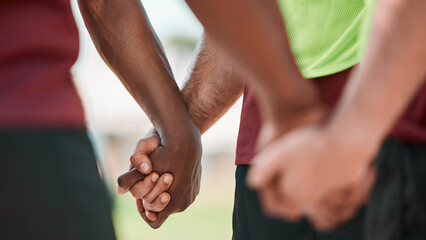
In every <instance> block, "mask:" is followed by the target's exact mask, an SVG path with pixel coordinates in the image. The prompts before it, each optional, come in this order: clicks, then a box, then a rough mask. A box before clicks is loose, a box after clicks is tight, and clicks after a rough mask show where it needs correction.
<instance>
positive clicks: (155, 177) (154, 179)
mask: <svg viewBox="0 0 426 240" xmlns="http://www.w3.org/2000/svg"><path fill="white" fill-rule="evenodd" d="M151 180H152V181H153V182H157V180H158V175H157V174H154V175H152V178H151Z"/></svg>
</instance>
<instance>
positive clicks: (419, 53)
mask: <svg viewBox="0 0 426 240" xmlns="http://www.w3.org/2000/svg"><path fill="white" fill-rule="evenodd" d="M425 12H426V1H423V0H411V1H403V0H381V1H379V3H378V6H377V10H376V14H375V19H374V23H373V28H372V33H371V37H370V42H369V47H368V50H367V53H366V55H365V58H364V60H363V61H362V63H361V65H360V66H359V68H358V69H357V70H356V72H355V73H354V75H353V77H351V79H350V82H349V84H348V86H347V87H346V89H345V92H344V94H343V97H342V100H341V101H340V103H339V105H338V107H337V109H336V112H335V114H334V115H333V117H332V119H331V122H330V127H331V130H332V132H334V133H335V134H336V135H337V134H338V132H339V131H341V130H342V129H345V131H346V135H350V136H352V138H353V139H352V141H353V140H354V139H355V138H357V139H360V140H361V141H363V142H366V143H367V144H368V145H372V146H376V147H377V146H378V145H379V144H380V142H381V141H382V139H383V138H384V137H385V136H386V135H387V134H388V131H389V130H390V128H391V126H392V125H393V124H394V123H395V121H396V120H397V118H398V117H399V116H400V115H401V114H402V112H403V111H404V109H405V107H406V106H407V104H408V103H409V101H410V100H411V99H412V98H413V96H414V95H415V94H416V92H417V90H418V89H419V87H420V86H421V84H422V83H423V82H424V79H425V77H426V45H425V44H426V27H425V24H426V15H425V14H424V13H425ZM366 138H367V139H366Z"/></svg>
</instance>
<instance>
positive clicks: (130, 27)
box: [78, 0, 201, 228]
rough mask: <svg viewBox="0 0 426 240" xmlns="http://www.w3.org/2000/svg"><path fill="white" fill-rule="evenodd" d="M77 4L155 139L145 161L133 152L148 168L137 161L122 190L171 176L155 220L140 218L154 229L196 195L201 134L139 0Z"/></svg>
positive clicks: (124, 178) (121, 180) (123, 180)
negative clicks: (166, 196) (148, 178)
mask: <svg viewBox="0 0 426 240" xmlns="http://www.w3.org/2000/svg"><path fill="white" fill-rule="evenodd" d="M78 3H79V7H80V10H81V13H82V16H83V19H84V21H85V24H86V27H87V29H88V30H89V33H90V36H91V37H92V40H93V42H94V43H95V46H96V48H97V49H98V52H99V54H100V55H101V57H102V58H103V59H104V61H105V62H106V63H107V65H108V66H109V67H110V68H111V69H112V71H113V72H114V73H115V74H116V75H117V77H118V78H119V79H120V80H121V82H122V83H123V85H124V86H125V87H126V88H127V90H128V91H129V92H130V94H131V95H132V96H133V98H134V99H135V100H136V102H137V103H138V104H139V105H140V106H141V108H142V109H143V111H144V112H145V113H146V114H147V116H148V117H149V119H150V120H151V122H152V124H153V125H154V128H155V129H156V132H157V135H158V138H159V140H158V142H159V147H158V148H157V149H156V150H154V151H153V152H152V153H151V154H150V155H149V158H143V157H142V156H143V153H141V152H138V151H137V150H136V154H137V155H138V156H139V157H140V159H144V160H145V161H146V163H147V164H148V165H149V166H150V168H148V169H145V170H148V171H144V169H142V164H139V162H138V164H137V165H135V167H136V169H133V170H131V171H130V172H129V174H128V175H126V176H122V177H120V178H119V180H118V184H119V187H120V188H119V189H120V192H121V193H123V192H126V191H127V190H128V189H130V188H131V187H132V186H133V185H135V184H136V183H137V182H139V180H142V179H144V177H145V175H146V174H149V173H150V171H151V169H152V170H153V171H154V172H156V173H158V174H160V175H162V176H164V179H161V178H160V179H158V180H157V184H163V183H165V181H163V180H165V177H166V176H168V175H163V174H165V173H170V174H172V175H173V176H174V178H173V179H174V180H173V184H172V185H171V187H170V189H169V191H168V193H169V194H170V196H171V200H170V202H169V204H168V205H167V206H166V207H165V208H164V210H163V211H161V213H160V214H158V216H157V219H156V221H150V220H149V219H148V218H147V217H146V214H141V216H142V218H143V219H144V220H145V221H146V222H147V223H148V224H149V225H150V226H151V227H153V228H158V227H159V226H161V224H162V223H163V222H164V221H165V220H166V219H167V217H168V216H169V215H170V214H172V213H176V212H180V211H183V210H184V209H185V208H186V207H188V206H189V204H191V203H192V202H193V201H194V200H195V197H196V196H197V194H198V191H199V180H200V176H201V165H200V159H201V143H200V133H199V131H198V129H197V127H196V125H195V124H194V122H193V121H192V119H191V117H190V115H189V113H188V110H187V108H186V105H185V102H184V100H183V98H182V95H181V93H180V91H179V88H178V87H177V85H176V82H175V81H174V79H173V75H172V73H171V70H170V66H169V64H168V62H167V59H166V57H165V55H164V52H163V50H162V47H161V45H160V43H159V41H158V40H157V37H156V35H155V34H154V32H153V31H152V28H151V25H150V23H149V21H148V18H147V16H146V13H145V11H144V9H143V7H142V5H141V3H140V2H139V1H137V0H128V1H119V0H109V1H106V0H79V1H78ZM124 26H125V27H124ZM141 66H142V67H141ZM142 143H143V141H142ZM142 143H141V144H142ZM133 158H134V159H133V160H135V158H137V157H136V156H135V157H133ZM149 159H150V160H151V162H148V160H149ZM137 168H140V170H141V171H142V172H144V173H145V174H142V173H140V172H139V171H138V170H137ZM166 186H167V183H166ZM154 189H155V187H154ZM161 189H162V190H164V187H163V188H160V190H161ZM156 191H157V190H156ZM156 194H158V195H160V194H161V193H159V192H157V193H156ZM150 198H151V199H153V198H154V197H152V196H151V197H150ZM154 201H155V200H154Z"/></svg>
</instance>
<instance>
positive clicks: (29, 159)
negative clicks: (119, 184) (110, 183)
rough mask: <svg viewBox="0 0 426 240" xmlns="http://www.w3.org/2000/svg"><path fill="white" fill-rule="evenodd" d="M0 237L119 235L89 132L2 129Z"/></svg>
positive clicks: (91, 239) (82, 239)
mask: <svg viewBox="0 0 426 240" xmlns="http://www.w3.org/2000/svg"><path fill="white" fill-rule="evenodd" d="M0 161H1V167H0V191H1V198H0V239H55V240H56V239H73V240H74V239H79V240H86V239H87V240H94V239H102V240H110V239H111V240H112V239H115V234H114V229H113V226H112V221H111V208H110V203H109V200H108V197H107V192H106V190H105V186H104V185H103V183H102V181H101V179H100V177H99V173H98V169H97V165H96V161H95V155H94V153H93V149H92V145H91V143H90V141H89V139H88V136H87V134H86V132H85V131H39V132H35V131H33V132H30V131H21V132H16V131H15V132H0Z"/></svg>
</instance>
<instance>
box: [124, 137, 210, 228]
mask: <svg viewBox="0 0 426 240" xmlns="http://www.w3.org/2000/svg"><path fill="white" fill-rule="evenodd" d="M189 132H190V134H187V135H184V134H183V135H180V136H179V139H169V138H167V137H165V136H160V134H158V133H157V132H156V131H155V130H151V131H150V132H149V134H148V135H147V136H146V137H145V138H143V139H141V140H139V141H138V142H137V143H136V145H135V146H134V148H133V152H132V155H131V157H130V162H131V166H130V169H129V171H128V172H126V173H124V174H122V175H121V176H120V177H119V178H118V186H117V193H118V194H125V193H127V192H130V193H131V194H132V195H133V197H134V198H135V199H136V206H137V209H138V211H139V213H140V215H141V217H142V218H143V219H144V220H145V222H146V223H147V224H148V225H149V226H151V227H152V228H158V227H160V226H161V225H162V224H163V223H164V222H165V221H166V219H167V218H168V217H169V216H170V215H171V214H173V213H178V212H182V211H184V210H185V209H186V208H187V207H188V206H189V205H190V204H191V203H193V202H194V200H195V198H196V196H197V195H198V193H199V190H200V179H201V162H200V161H201V151H202V150H201V142H200V136H199V132H198V131H194V133H191V131H189ZM159 173H162V174H159ZM172 183H173V184H172Z"/></svg>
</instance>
